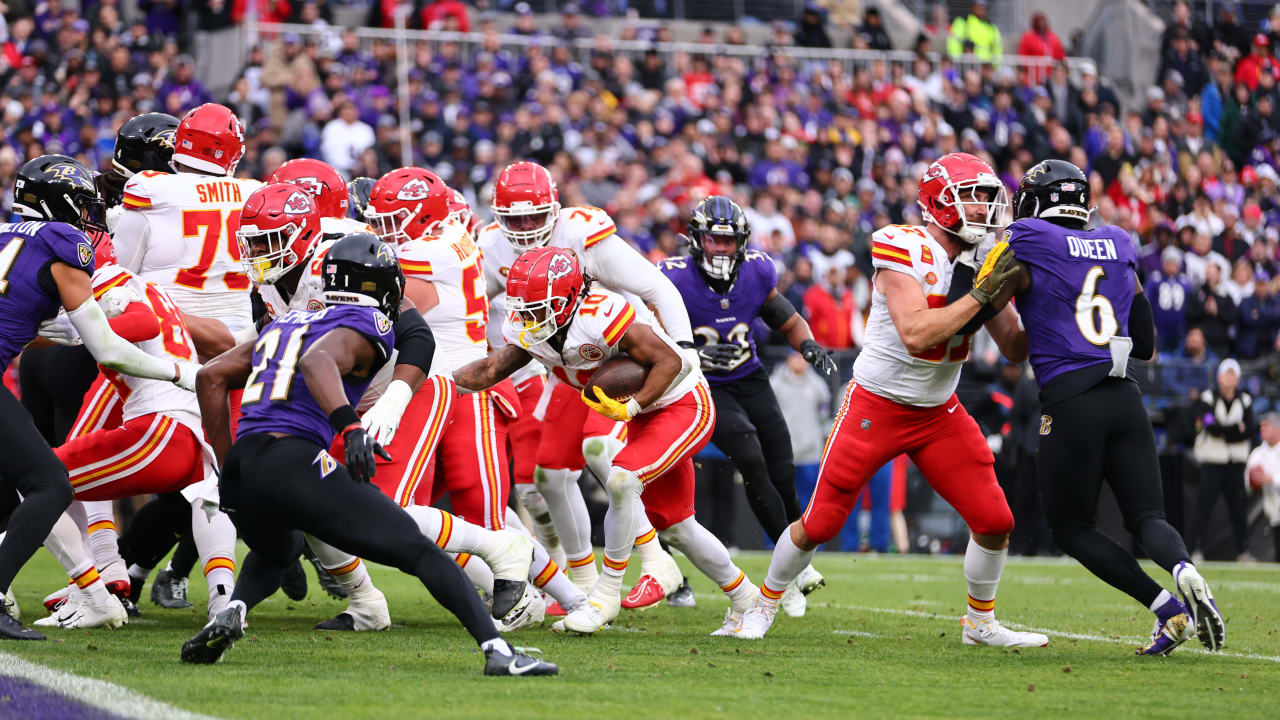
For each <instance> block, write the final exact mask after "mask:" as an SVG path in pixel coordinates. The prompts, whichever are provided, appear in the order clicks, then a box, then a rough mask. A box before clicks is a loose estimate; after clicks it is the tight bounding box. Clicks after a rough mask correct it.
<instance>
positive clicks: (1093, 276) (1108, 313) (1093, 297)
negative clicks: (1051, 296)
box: [1076, 265, 1120, 345]
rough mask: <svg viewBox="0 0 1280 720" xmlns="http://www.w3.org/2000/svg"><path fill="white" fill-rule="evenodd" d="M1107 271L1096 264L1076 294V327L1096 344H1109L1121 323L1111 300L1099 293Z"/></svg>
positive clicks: (1090, 269) (1085, 337)
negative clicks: (1117, 320)
mask: <svg viewBox="0 0 1280 720" xmlns="http://www.w3.org/2000/svg"><path fill="white" fill-rule="evenodd" d="M1106 277H1107V271H1106V270H1103V269H1102V268H1101V267H1099V266H1097V265H1094V266H1093V267H1091V268H1089V272H1088V274H1086V275H1085V276H1084V285H1083V286H1081V288H1080V294H1079V295H1077V296H1076V327H1078V328H1080V334H1081V335H1083V336H1084V339H1085V340H1088V341H1089V342H1090V343H1092V344H1094V345H1107V344H1109V343H1110V342H1111V338H1112V337H1115V334H1116V331H1117V330H1119V329H1120V324H1119V323H1118V322H1116V309H1115V308H1114V307H1112V306H1111V301H1110V300H1108V299H1106V298H1105V297H1103V296H1102V295H1100V294H1098V284H1099V283H1101V282H1102V281H1103V280H1105V279H1106Z"/></svg>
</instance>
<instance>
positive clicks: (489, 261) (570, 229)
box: [476, 207, 650, 298]
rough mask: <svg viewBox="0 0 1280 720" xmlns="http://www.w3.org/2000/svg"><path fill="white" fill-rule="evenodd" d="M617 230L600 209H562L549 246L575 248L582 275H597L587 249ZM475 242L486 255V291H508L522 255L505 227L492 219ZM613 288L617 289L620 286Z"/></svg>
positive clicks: (607, 215) (592, 254) (494, 292)
mask: <svg viewBox="0 0 1280 720" xmlns="http://www.w3.org/2000/svg"><path fill="white" fill-rule="evenodd" d="M617 231H618V228H617V226H615V225H614V224H613V220H612V219H611V218H610V217H609V214H608V213H606V212H605V211H604V210H601V209H600V208H596V207H567V208H561V209H560V214H559V215H558V216H557V217H556V225H555V227H554V228H552V229H551V238H550V239H549V240H548V241H547V245H548V246H550V247H558V248H568V249H569V250H572V251H573V252H574V253H575V254H576V255H577V256H578V262H579V263H580V264H581V265H582V272H583V274H584V275H591V276H592V277H597V274H596V273H595V272H593V269H594V267H595V262H596V260H595V257H596V254H595V253H589V252H587V250H588V249H590V248H594V247H595V246H596V245H598V244H599V243H600V241H601V240H604V239H605V238H607V237H609V236H610V235H613V234H614V233H616V232H617ZM476 242H477V244H478V245H479V246H480V250H481V252H482V253H483V254H484V280H485V290H486V292H487V293H488V295H489V297H491V298H492V297H494V296H495V295H498V294H499V293H503V292H506V289H507V273H509V272H511V266H512V264H514V263H515V261H516V258H518V257H520V252H519V251H517V250H516V249H515V248H514V247H512V246H511V243H509V242H507V239H506V237H505V236H503V234H502V229H501V228H499V227H498V223H496V222H491V223H489V224H488V225H485V226H484V227H483V228H481V229H480V234H479V237H478V238H477V240H476ZM645 264H646V265H648V264H650V263H648V262H646V263H645ZM610 289H611V290H617V289H618V288H610Z"/></svg>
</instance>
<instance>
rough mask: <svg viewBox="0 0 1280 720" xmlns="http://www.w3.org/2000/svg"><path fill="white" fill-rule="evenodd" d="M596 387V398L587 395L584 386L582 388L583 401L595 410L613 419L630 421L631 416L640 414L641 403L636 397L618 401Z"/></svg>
mask: <svg viewBox="0 0 1280 720" xmlns="http://www.w3.org/2000/svg"><path fill="white" fill-rule="evenodd" d="M594 389H595V395H596V399H595V400H592V399H591V398H589V397H587V391H586V389H585V388H584V389H583V390H582V402H584V403H586V404H587V407H589V408H591V409H592V410H595V411H596V412H598V413H600V414H601V415H603V416H605V417H607V418H610V419H612V420H618V421H620V422H628V421H630V420H631V418H633V417H635V416H636V415H639V414H640V410H641V408H640V403H638V402H636V399H635V398H629V399H628V400H627V401H626V402H618V401H617V400H614V399H613V398H611V397H609V396H608V395H605V394H604V391H603V390H601V389H600V388H598V387H597V388H594Z"/></svg>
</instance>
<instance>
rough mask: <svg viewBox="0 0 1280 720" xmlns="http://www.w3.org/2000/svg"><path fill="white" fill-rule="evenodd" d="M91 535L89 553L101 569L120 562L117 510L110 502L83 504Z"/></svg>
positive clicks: (99, 501) (100, 501) (101, 501)
mask: <svg viewBox="0 0 1280 720" xmlns="http://www.w3.org/2000/svg"><path fill="white" fill-rule="evenodd" d="M82 504H83V505H84V511H85V521H86V523H87V525H86V527H87V530H88V533H89V552H91V553H93V563H94V564H95V565H97V566H98V567H100V568H104V567H107V566H108V565H110V564H111V563H114V562H119V561H120V535H119V533H118V532H117V531H116V515H115V508H114V507H112V503H111V502H110V501H109V500H97V501H88V502H84V503H82Z"/></svg>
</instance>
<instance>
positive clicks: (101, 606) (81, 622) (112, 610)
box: [32, 592, 129, 630]
mask: <svg viewBox="0 0 1280 720" xmlns="http://www.w3.org/2000/svg"><path fill="white" fill-rule="evenodd" d="M128 622H129V615H128V613H126V612H125V610H124V606H123V605H121V604H120V598H118V597H116V596H115V595H112V594H110V593H108V594H107V599H106V601H105V602H102V603H95V602H93V599H92V598H90V597H89V595H88V594H86V593H83V592H81V593H77V594H76V595H75V596H74V597H70V598H68V599H67V602H65V603H63V604H62V606H61V607H59V608H58V611H57V612H55V613H54V614H52V615H50V616H49V617H46V618H41V619H39V620H37V621H35V622H34V623H32V624H33V625H38V626H40V627H60V628H63V629H64V630H84V629H88V628H97V627H106V628H111V629H115V628H118V627H120V626H121V625H124V624H126V623H128Z"/></svg>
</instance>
